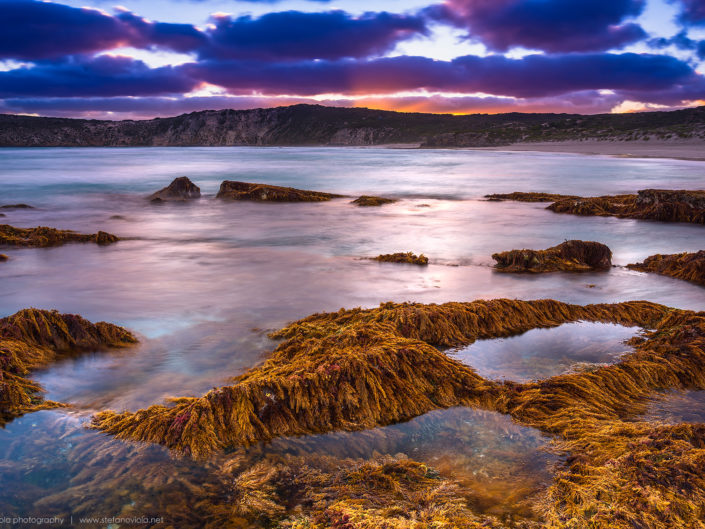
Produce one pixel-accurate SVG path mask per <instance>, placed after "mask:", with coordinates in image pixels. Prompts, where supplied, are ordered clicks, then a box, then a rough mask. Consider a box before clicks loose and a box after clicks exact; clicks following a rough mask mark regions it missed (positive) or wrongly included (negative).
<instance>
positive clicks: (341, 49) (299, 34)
mask: <svg viewBox="0 0 705 529" xmlns="http://www.w3.org/2000/svg"><path fill="white" fill-rule="evenodd" d="M214 22H215V26H216V27H215V29H213V30H212V31H210V32H209V37H210V41H209V43H208V45H207V46H205V47H203V48H201V49H200V50H199V53H200V55H201V56H202V57H204V58H217V59H258V60H276V61H282V60H288V59H338V58H344V57H356V58H359V57H369V56H371V55H380V54H383V53H385V52H387V51H389V50H391V49H392V48H394V46H395V45H396V44H397V43H398V42H400V41H402V40H404V39H408V38H410V37H413V36H415V35H425V34H427V32H428V30H427V28H426V22H425V20H424V19H423V18H422V17H420V16H409V15H396V14H390V13H386V12H379V13H365V14H363V15H361V16H357V17H356V16H352V15H350V14H348V13H345V12H344V11H327V12H322V13H302V12H299V11H283V12H279V13H268V14H265V15H263V16H261V17H258V18H252V17H251V16H242V17H239V18H235V19H233V18H230V17H228V16H222V17H217V18H215V19H214Z"/></svg>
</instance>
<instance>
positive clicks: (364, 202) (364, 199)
mask: <svg viewBox="0 0 705 529" xmlns="http://www.w3.org/2000/svg"><path fill="white" fill-rule="evenodd" d="M394 202H396V200H395V199H393V198H384V197H375V196H371V195H362V196H361V197H359V198H356V199H355V200H353V201H352V202H351V204H355V205H357V206H361V207H374V206H383V205H385V204H393V203H394Z"/></svg>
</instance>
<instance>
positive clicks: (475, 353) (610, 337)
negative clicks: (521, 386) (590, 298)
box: [448, 321, 640, 382]
mask: <svg viewBox="0 0 705 529" xmlns="http://www.w3.org/2000/svg"><path fill="white" fill-rule="evenodd" d="M639 330H640V329H639V328H638V327H624V326H622V325H615V324H611V323H594V322H585V321H580V322H575V323H565V324H563V325H559V326H558V327H552V328H549V329H532V330H530V331H527V332H525V333H523V334H520V335H518V336H512V337H509V338H496V339H493V340H477V341H476V342H474V343H473V344H471V345H469V346H468V347H465V348H462V349H458V350H453V351H449V353H448V354H449V355H450V356H452V357H453V358H456V359H458V360H460V361H461V362H463V363H464V364H467V365H469V366H471V367H473V368H474V369H475V371H477V373H478V374H479V375H481V376H483V377H485V378H490V379H494V380H513V381H515V382H528V381H530V380H540V379H543V378H549V377H552V376H555V375H561V374H564V373H575V372H579V371H585V370H590V369H595V368H597V367H600V366H602V365H607V364H613V363H615V362H617V361H618V360H619V358H620V356H622V355H623V354H626V353H629V352H631V351H633V348H632V347H630V346H629V345H626V344H625V343H624V342H625V341H626V340H628V339H629V338H632V337H633V336H634V335H635V334H637V332H638V331H639Z"/></svg>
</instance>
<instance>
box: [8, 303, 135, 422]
mask: <svg viewBox="0 0 705 529" xmlns="http://www.w3.org/2000/svg"><path fill="white" fill-rule="evenodd" d="M136 341H137V340H136V339H135V338H134V336H132V335H131V334H130V333H129V332H128V331H126V330H125V329H123V328H122V327H118V326H116V325H112V324H110V323H105V322H99V323H96V324H93V323H91V322H89V321H88V320H85V319H83V318H82V317H81V316H78V315H75V314H60V313H58V312H56V311H47V310H37V309H24V310H21V311H19V312H17V313H16V314H14V315H12V316H8V317H6V318H2V319H0V425H2V424H4V423H5V422H7V421H8V420H10V419H12V418H13V417H16V416H18V415H21V414H23V413H27V412H30V411H36V410H40V409H47V408H53V407H57V406H61V404H59V403H56V402H52V401H44V400H42V398H41V392H42V388H41V387H40V386H39V385H38V384H37V383H36V382H34V381H33V380H31V379H30V378H27V376H28V375H29V374H30V372H31V371H32V370H34V369H37V368H40V367H45V366H47V365H49V364H50V363H52V362H54V361H55V360H57V359H59V358H61V357H65V356H69V355H73V354H77V353H80V352H82V351H91V350H99V349H105V348H108V347H124V346H127V345H130V344H133V343H135V342H136Z"/></svg>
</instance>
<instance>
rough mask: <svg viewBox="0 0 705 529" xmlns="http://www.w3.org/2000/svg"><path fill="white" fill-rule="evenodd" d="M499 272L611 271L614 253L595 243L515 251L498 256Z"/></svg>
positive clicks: (497, 268)
mask: <svg viewBox="0 0 705 529" xmlns="http://www.w3.org/2000/svg"><path fill="white" fill-rule="evenodd" d="M492 259H494V260H495V261H497V264H496V265H495V269H496V270H498V271H501V272H533V273H541V272H559V271H560V272H589V271H593V270H608V269H609V268H610V266H612V251H611V250H610V249H609V248H608V247H607V246H606V245H604V244H602V243H599V242H594V241H577V240H574V241H565V242H563V243H561V244H559V245H558V246H554V247H552V248H548V249H547V250H511V251H508V252H502V253H496V254H493V255H492Z"/></svg>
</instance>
